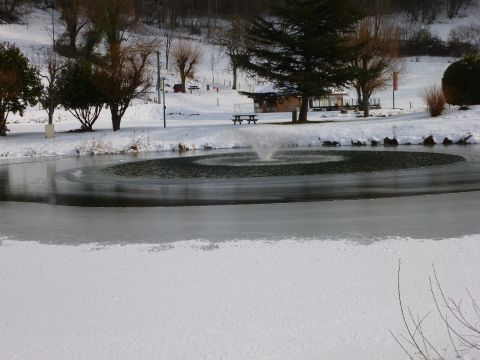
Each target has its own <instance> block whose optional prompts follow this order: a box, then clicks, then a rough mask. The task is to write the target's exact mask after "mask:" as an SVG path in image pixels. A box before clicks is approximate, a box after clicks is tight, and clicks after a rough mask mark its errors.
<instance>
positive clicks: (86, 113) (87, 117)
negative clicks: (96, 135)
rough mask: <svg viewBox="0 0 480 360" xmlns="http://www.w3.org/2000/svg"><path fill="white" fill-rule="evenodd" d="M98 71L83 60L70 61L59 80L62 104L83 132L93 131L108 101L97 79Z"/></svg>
mask: <svg viewBox="0 0 480 360" xmlns="http://www.w3.org/2000/svg"><path fill="white" fill-rule="evenodd" d="M97 77H98V72H97V70H96V69H95V68H94V67H93V66H92V65H91V64H90V63H88V62H86V61H82V60H75V61H70V62H68V63H67V64H66V66H65V67H63V68H62V70H61V72H60V76H59V79H58V86H59V93H60V98H59V102H60V104H61V105H62V106H63V107H64V108H65V109H66V110H68V111H69V112H70V113H71V114H72V115H73V116H74V117H75V118H76V119H77V120H78V121H80V123H81V124H82V126H81V129H82V130H83V131H92V130H93V124H94V123H95V121H96V120H97V119H98V117H99V115H100V112H101V110H102V107H103V105H104V104H105V101H106V99H105V98H104V96H103V94H102V92H101V91H100V88H99V86H98V85H97V82H96V78H97Z"/></svg>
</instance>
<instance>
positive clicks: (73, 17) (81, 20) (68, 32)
mask: <svg viewBox="0 0 480 360" xmlns="http://www.w3.org/2000/svg"><path fill="white" fill-rule="evenodd" d="M56 3H57V6H58V8H59V9H60V13H61V15H60V21H61V23H62V24H63V26H64V27H65V34H64V37H66V38H67V41H68V49H69V51H70V53H71V54H75V53H76V52H77V38H78V35H79V34H80V31H81V30H82V29H83V27H84V26H85V25H86V24H87V22H88V21H87V18H86V17H85V16H84V15H83V1H82V0H57V2H56Z"/></svg>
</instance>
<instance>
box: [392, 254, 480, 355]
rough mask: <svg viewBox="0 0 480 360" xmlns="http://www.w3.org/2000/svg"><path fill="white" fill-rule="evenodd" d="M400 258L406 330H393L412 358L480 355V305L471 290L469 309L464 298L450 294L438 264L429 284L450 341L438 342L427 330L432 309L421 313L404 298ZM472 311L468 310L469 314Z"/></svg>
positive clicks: (399, 342)
mask: <svg viewBox="0 0 480 360" xmlns="http://www.w3.org/2000/svg"><path fill="white" fill-rule="evenodd" d="M400 269H401V265H400V262H399V264H398V271H397V295H398V302H399V306H400V312H401V316H402V320H403V324H404V327H405V330H406V334H394V333H393V332H390V333H391V334H392V336H393V337H394V339H395V340H396V341H397V343H398V344H399V345H400V347H401V348H402V349H403V351H404V352H405V354H406V355H407V356H408V358H409V359H410V360H414V359H420V360H449V359H452V360H453V359H471V358H478V356H480V328H479V326H478V323H479V321H480V307H479V305H478V303H477V301H476V299H475V298H474V297H473V296H472V295H471V293H470V292H469V291H468V290H467V294H468V298H467V302H469V303H470V309H469V311H467V310H466V309H465V307H464V306H463V304H464V302H463V301H462V300H459V301H457V300H454V299H452V298H450V297H448V296H447V295H446V294H445V292H444V290H443V288H442V286H441V284H440V281H439V279H438V275H437V272H436V270H435V267H434V268H433V277H430V278H429V288H430V293H431V296H432V301H433V304H434V306H435V309H436V314H437V315H438V317H439V320H440V322H441V323H442V324H443V325H444V329H445V333H446V335H447V336H448V339H449V340H448V342H449V344H448V343H443V344H440V345H438V344H437V343H436V342H435V341H434V338H433V336H431V335H429V334H427V333H426V332H425V326H424V325H425V322H426V321H427V318H428V316H429V315H431V314H430V313H428V314H427V315H423V316H420V315H418V314H414V313H413V312H412V310H411V309H410V308H409V307H408V306H406V305H405V304H404V302H403V299H402V293H401V287H400ZM467 312H468V314H467Z"/></svg>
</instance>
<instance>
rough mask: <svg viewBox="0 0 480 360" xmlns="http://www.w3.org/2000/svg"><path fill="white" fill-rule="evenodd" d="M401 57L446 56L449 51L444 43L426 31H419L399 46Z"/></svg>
mask: <svg viewBox="0 0 480 360" xmlns="http://www.w3.org/2000/svg"><path fill="white" fill-rule="evenodd" d="M400 52H401V54H402V55H403V56H421V55H430V56H447V55H449V49H448V47H447V45H446V43H445V42H444V41H442V39H440V38H439V37H438V36H437V35H434V34H432V33H431V32H430V31H429V30H428V29H420V30H418V31H416V32H415V33H413V34H412V35H410V36H409V38H407V39H405V40H403V41H402V42H401V44H400Z"/></svg>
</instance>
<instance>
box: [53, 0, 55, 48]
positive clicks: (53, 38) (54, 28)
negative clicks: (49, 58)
mask: <svg viewBox="0 0 480 360" xmlns="http://www.w3.org/2000/svg"><path fill="white" fill-rule="evenodd" d="M54 4H55V3H54ZM54 11H55V6H53V7H52V47H53V49H52V51H53V52H55V18H54Z"/></svg>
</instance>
